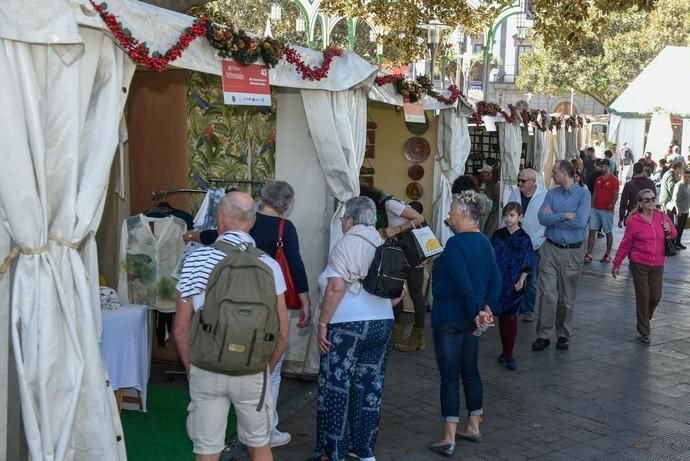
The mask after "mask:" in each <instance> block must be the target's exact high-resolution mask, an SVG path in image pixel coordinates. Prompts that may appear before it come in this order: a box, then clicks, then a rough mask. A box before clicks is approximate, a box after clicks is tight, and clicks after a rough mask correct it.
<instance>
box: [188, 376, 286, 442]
mask: <svg viewBox="0 0 690 461" xmlns="http://www.w3.org/2000/svg"><path fill="white" fill-rule="evenodd" d="M266 379H267V382H266V383H264V373H263V372H262V373H257V374H255V375H247V376H228V375H223V374H220V373H213V372H210V371H206V370H202V369H201V368H197V367H195V366H194V365H192V366H191V368H190V370H189V394H190V396H191V399H192V401H191V402H190V403H189V407H187V411H188V412H189V415H188V416H187V433H188V434H189V438H190V439H192V443H193V444H194V453H195V454H197V455H212V454H215V453H220V452H221V451H223V448H224V447H225V432H226V429H227V424H228V412H229V411H230V404H232V405H233V406H234V407H235V414H236V415H237V438H238V439H239V440H240V442H242V443H243V444H245V445H247V446H248V447H262V446H264V445H267V444H268V442H269V439H270V433H271V424H272V419H273V401H272V399H271V383H270V375H266ZM264 387H265V395H264V402H263V405H262V406H261V408H260V409H259V410H257V405H258V404H259V401H260V399H261V394H262V392H263V391H264Z"/></svg>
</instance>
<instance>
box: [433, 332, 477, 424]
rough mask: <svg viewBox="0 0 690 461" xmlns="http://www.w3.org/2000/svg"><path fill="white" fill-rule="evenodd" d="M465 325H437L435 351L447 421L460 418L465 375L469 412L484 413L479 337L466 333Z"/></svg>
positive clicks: (442, 405) (471, 414) (454, 421)
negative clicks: (461, 393) (479, 363)
mask: <svg viewBox="0 0 690 461" xmlns="http://www.w3.org/2000/svg"><path fill="white" fill-rule="evenodd" d="M463 326H464V325H461V324H460V323H457V322H447V323H444V324H443V325H441V326H440V327H437V328H434V351H435V352H436V363H437V365H438V371H439V373H440V374H441V413H442V414H443V419H444V420H445V421H446V422H447V423H457V422H459V421H460V377H461V376H462V387H463V390H464V392H465V405H466V406H467V412H468V413H469V415H470V416H479V415H481V414H482V413H483V410H482V400H483V398H484V388H483V387H482V379H481V377H480V376H479V366H478V363H477V358H478V357H477V355H478V353H479V337H478V336H474V335H473V334H472V333H471V332H463V331H462V328H463Z"/></svg>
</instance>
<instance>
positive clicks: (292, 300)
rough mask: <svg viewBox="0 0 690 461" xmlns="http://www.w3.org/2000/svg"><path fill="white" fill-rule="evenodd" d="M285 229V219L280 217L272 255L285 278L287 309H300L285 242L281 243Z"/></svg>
mask: <svg viewBox="0 0 690 461" xmlns="http://www.w3.org/2000/svg"><path fill="white" fill-rule="evenodd" d="M284 230H285V220H284V219H282V218H281V219H280V224H278V241H277V242H276V253H275V256H273V259H275V260H276V261H277V262H278V265H279V266H280V269H281V270H282V271H283V278H284V279H285V287H286V288H287V290H286V291H285V304H286V305H287V308H288V309H301V308H302V301H300V299H299V294H298V293H297V288H296V287H295V282H294V280H292V271H291V270H290V265H289V264H288V260H287V256H285V244H284V243H283V231H284Z"/></svg>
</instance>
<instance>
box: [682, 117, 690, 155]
mask: <svg viewBox="0 0 690 461" xmlns="http://www.w3.org/2000/svg"><path fill="white" fill-rule="evenodd" d="M680 153H681V154H683V155H688V154H690V118H684V119H683V133H681V141H680Z"/></svg>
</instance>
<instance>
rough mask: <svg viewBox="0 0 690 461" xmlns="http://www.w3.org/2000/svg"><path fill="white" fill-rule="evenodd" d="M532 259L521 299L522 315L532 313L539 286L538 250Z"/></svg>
mask: <svg viewBox="0 0 690 461" xmlns="http://www.w3.org/2000/svg"><path fill="white" fill-rule="evenodd" d="M532 254H533V257H532V270H531V271H530V272H529V274H528V275H527V280H526V281H525V296H524V297H523V298H522V313H523V314H524V313H525V312H534V305H535V304H536V302H537V287H538V286H539V250H537V251H535V252H534V253H532Z"/></svg>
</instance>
